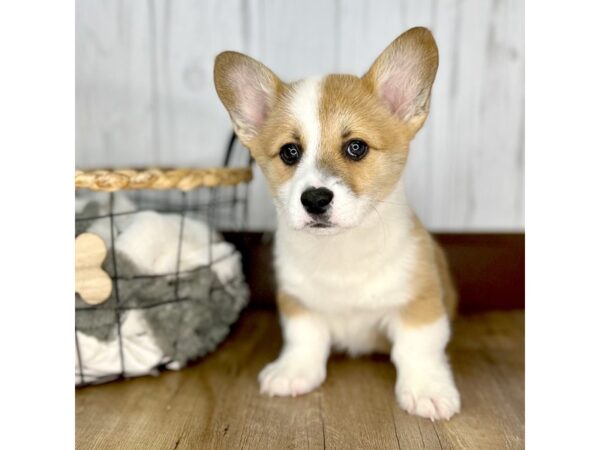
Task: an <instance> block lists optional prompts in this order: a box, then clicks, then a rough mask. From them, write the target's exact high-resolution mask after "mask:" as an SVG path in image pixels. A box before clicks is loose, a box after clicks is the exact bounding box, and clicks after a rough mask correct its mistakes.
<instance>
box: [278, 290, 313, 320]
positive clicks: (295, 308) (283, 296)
mask: <svg viewBox="0 0 600 450" xmlns="http://www.w3.org/2000/svg"><path fill="white" fill-rule="evenodd" d="M277 308H278V310H279V314H281V315H283V316H285V317H292V316H297V315H299V314H304V313H306V312H307V311H308V310H307V309H306V308H305V307H304V305H302V304H301V303H300V302H299V301H298V300H297V299H296V298H295V297H294V296H292V295H289V294H287V293H285V292H283V291H281V290H280V291H278V292H277Z"/></svg>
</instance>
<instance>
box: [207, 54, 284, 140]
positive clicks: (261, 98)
mask: <svg viewBox="0 0 600 450" xmlns="http://www.w3.org/2000/svg"><path fill="white" fill-rule="evenodd" d="M214 78H215V87H216V88H217V94H219V98H220V99H221V101H222V102H223V104H224V105H225V108H227V111H228V112H229V115H230V116H231V120H232V122H233V128H234V130H235V132H236V134H237V135H238V137H239V138H240V141H242V143H243V144H244V145H246V146H248V143H249V142H250V141H251V140H252V139H253V138H254V137H255V136H256V134H257V133H258V131H259V130H260V127H261V126H262V125H263V123H264V122H265V120H266V119H267V116H268V114H269V113H270V111H271V108H272V107H273V103H274V101H275V98H276V95H277V92H278V91H279V90H280V88H281V84H282V83H281V81H280V80H279V78H277V76H275V74H274V73H273V72H271V71H270V70H269V69H268V68H267V67H265V66H264V65H263V64H261V63H259V62H258V61H256V60H255V59H252V58H250V57H249V56H246V55H243V54H241V53H237V52H223V53H221V54H219V55H218V56H217V58H216V60H215V70H214Z"/></svg>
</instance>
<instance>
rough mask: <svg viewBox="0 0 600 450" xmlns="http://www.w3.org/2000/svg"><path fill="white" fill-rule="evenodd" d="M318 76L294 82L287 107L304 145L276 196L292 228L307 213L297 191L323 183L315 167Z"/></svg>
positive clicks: (318, 126)
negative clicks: (297, 160) (297, 161)
mask: <svg viewBox="0 0 600 450" xmlns="http://www.w3.org/2000/svg"><path fill="white" fill-rule="evenodd" d="M321 82H322V78H319V77H312V78H307V79H305V80H302V81H300V82H298V84H297V85H296V86H295V89H294V93H293V96H292V98H291V101H290V105H289V110H290V113H291V114H292V116H293V117H294V118H295V119H296V120H297V122H298V125H299V127H300V130H299V131H300V134H301V135H302V138H303V142H304V148H303V149H302V158H301V159H300V162H299V163H298V167H297V168H296V172H295V174H294V176H293V177H292V178H291V179H290V180H289V181H288V182H286V183H284V184H283V185H282V186H281V187H280V189H279V192H280V200H281V203H282V204H283V205H286V207H287V208H288V219H289V221H290V223H291V225H292V227H294V228H301V227H302V226H303V225H304V224H305V223H306V222H307V221H308V219H309V218H308V215H307V214H306V212H305V211H304V208H303V207H302V204H301V202H300V195H301V194H302V192H303V191H304V190H305V189H306V188H307V187H309V186H315V187H318V186H323V185H324V178H323V176H322V174H321V173H320V172H319V170H318V169H317V164H316V162H317V153H318V150H319V144H320V136H321V123H320V121H319V103H320V100H321Z"/></svg>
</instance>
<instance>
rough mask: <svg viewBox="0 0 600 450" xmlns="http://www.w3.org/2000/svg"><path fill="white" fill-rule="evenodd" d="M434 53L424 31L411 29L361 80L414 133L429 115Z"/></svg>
mask: <svg viewBox="0 0 600 450" xmlns="http://www.w3.org/2000/svg"><path fill="white" fill-rule="evenodd" d="M437 67H438V49H437V45H436V43H435V40H434V39H433V35H432V34H431V32H430V31H429V30H428V29H427V28H423V27H417V28H411V29H410V30H408V31H406V32H405V33H403V34H401V35H400V36H399V37H397V38H396V39H395V40H394V42H392V43H391V44H390V45H389V46H388V47H387V48H386V49H385V50H384V51H383V52H382V53H381V55H379V57H378V58H377V59H376V60H375V62H374V63H373V65H372V66H371V68H370V69H369V71H368V72H367V73H366V74H365V75H364V77H363V79H364V80H365V81H366V82H367V83H369V85H370V87H371V89H373V91H374V92H375V93H376V94H377V96H379V98H380V99H381V100H382V101H383V103H384V104H385V105H386V106H387V107H388V109H389V110H390V111H391V113H392V114H394V115H395V116H397V117H398V118H399V119H400V120H402V121H404V122H406V123H408V124H409V125H410V126H411V128H413V129H414V132H415V133H416V132H417V131H418V130H419V128H421V126H422V125H423V123H424V122H425V119H426V118H427V114H428V112H429V100H430V96H431V87H432V85H433V81H434V79H435V74H436V72H437Z"/></svg>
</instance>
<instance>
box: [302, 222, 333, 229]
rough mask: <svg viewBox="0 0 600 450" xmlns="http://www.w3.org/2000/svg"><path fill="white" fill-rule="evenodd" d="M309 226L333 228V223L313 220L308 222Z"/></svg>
mask: <svg viewBox="0 0 600 450" xmlns="http://www.w3.org/2000/svg"><path fill="white" fill-rule="evenodd" d="M308 227H309V228H331V227H333V224H332V223H331V222H311V223H309V224H308Z"/></svg>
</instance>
